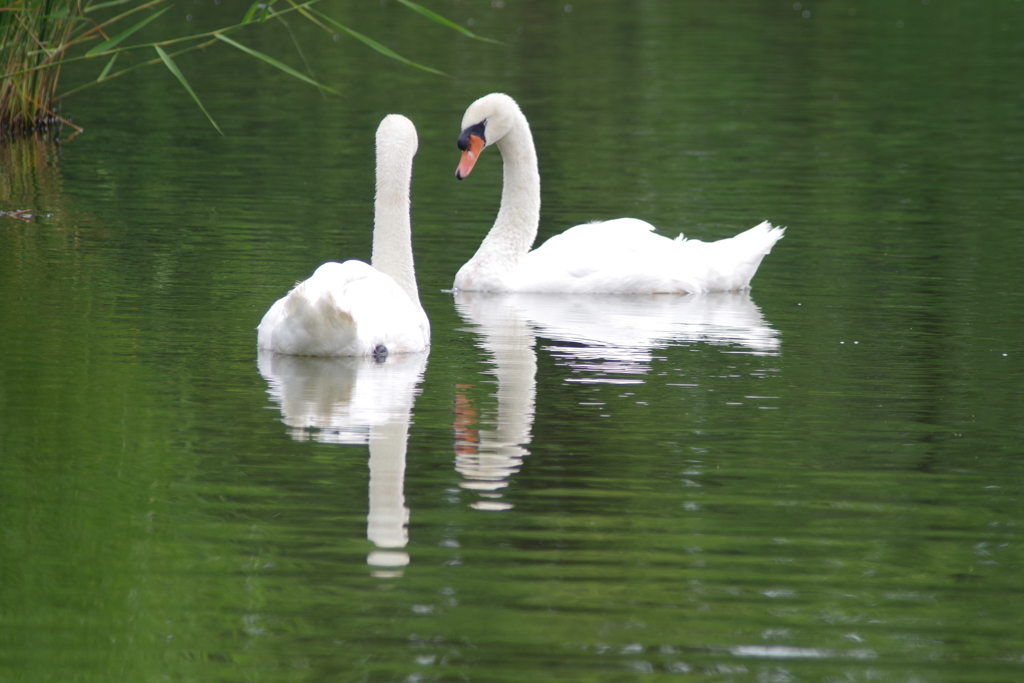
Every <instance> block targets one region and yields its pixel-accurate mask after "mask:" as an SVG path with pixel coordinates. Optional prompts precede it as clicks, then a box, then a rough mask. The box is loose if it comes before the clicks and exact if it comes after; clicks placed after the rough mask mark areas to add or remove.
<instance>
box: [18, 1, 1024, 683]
mask: <svg viewBox="0 0 1024 683" xmlns="http://www.w3.org/2000/svg"><path fill="white" fill-rule="evenodd" d="M227 4H228V3H224V4H223V5H218V4H211V3H187V4H186V5H185V6H181V7H179V8H176V9H175V10H173V11H172V12H170V13H168V15H166V16H167V17H172V15H173V18H172V19H168V20H167V23H166V24H165V25H164V26H163V27H161V28H160V29H159V30H158V29H156V28H154V35H162V34H161V33H160V31H164V32H165V33H170V32H173V31H176V30H179V29H181V28H182V27H185V28H188V27H190V26H191V25H192V24H189V22H193V23H194V25H195V26H196V29H195V30H199V29H200V28H203V27H206V28H210V27H214V26H218V25H223V24H227V23H230V22H231V21H233V20H236V19H237V17H236V16H235V12H236V9H237V8H234V7H225V5H227ZM425 4H426V5H427V6H428V7H430V8H431V9H434V10H436V11H439V12H441V13H443V14H445V15H446V16H448V17H449V18H451V19H452V20H453V21H456V22H457V23H459V24H461V25H463V26H467V27H469V28H471V29H472V30H473V31H476V32H478V33H479V34H481V35H484V36H488V37H492V38H495V39H498V40H500V41H503V44H501V45H493V44H486V43H480V42H475V41H471V40H469V39H467V38H464V37H461V36H458V35H457V34H455V33H452V32H450V31H448V30H446V29H444V28H442V27H439V26H436V25H434V24H431V23H429V22H427V21H425V20H424V19H423V18H422V17H420V16H419V15H417V14H415V13H413V12H411V11H409V10H408V9H406V8H404V7H402V6H400V5H399V4H398V3H395V2H384V3H355V2H337V3H329V4H325V5H323V8H324V9H325V11H326V12H327V13H328V14H330V15H331V16H334V17H335V18H336V19H338V20H339V21H343V22H345V23H346V24H347V25H349V26H351V27H352V28H355V29H357V30H359V31H361V32H363V33H366V34H367V35H370V36H372V37H374V38H376V39H378V40H381V41H382V42H384V43H385V44H386V45H387V46H388V47H390V48H391V49H393V50H395V51H397V52H399V53H400V54H402V55H404V56H406V57H408V58H410V59H413V60H415V61H417V62H421V63H424V64H428V65H430V66H432V67H435V68H438V69H441V70H443V71H445V72H447V73H448V74H450V77H447V78H444V77H438V76H432V75H430V74H426V73H424V72H421V71H417V70H414V69H411V68H409V67H406V66H403V65H401V64H398V63H396V62H392V61H390V60H387V59H385V58H383V57H381V56H380V55H378V54H377V53H375V52H373V51H371V50H369V49H368V48H366V47H364V46H362V45H361V44H359V43H358V42H356V41H354V40H352V39H350V38H347V37H341V38H340V39H339V40H337V41H335V40H333V39H332V37H331V36H330V35H327V34H323V33H318V32H317V31H316V30H314V29H312V28H311V27H310V26H309V25H308V24H307V23H306V22H304V21H303V20H301V19H297V18H292V19H289V27H290V28H291V30H292V32H293V33H294V35H295V36H296V40H298V42H299V43H300V44H301V45H302V46H303V53H304V55H305V58H306V60H307V62H308V63H309V64H310V66H311V68H312V70H313V72H314V75H315V76H316V77H317V78H318V79H320V80H321V81H323V82H324V83H326V84H328V85H330V86H332V87H335V88H337V89H338V90H340V91H341V93H342V94H341V95H340V96H333V95H329V94H328V95H321V94H320V93H319V92H318V91H317V90H316V89H315V88H312V87H310V86H308V85H305V84H302V83H299V82H298V81H295V80H293V79H291V78H290V77H288V76H285V75H283V74H281V73H280V72H277V71H276V70H274V69H272V68H271V67H269V66H267V65H264V64H262V63H259V62H256V61H254V60H253V59H252V58H250V57H247V56H246V55H244V54H242V53H240V52H237V51H232V50H231V49H230V48H228V47H227V46H216V47H214V48H210V49H208V50H207V51H206V52H204V53H202V54H198V55H191V56H183V57H180V58H179V59H178V62H179V65H180V67H181V69H182V71H183V72H184V73H185V75H186V76H187V77H188V78H189V80H190V82H191V83H192V85H193V87H194V88H195V90H196V92H197V94H198V95H199V97H201V98H202V99H203V101H204V104H205V105H206V106H207V108H208V109H209V110H210V113H211V114H212V115H213V116H214V117H215V118H216V119H217V121H218V123H219V124H220V126H221V127H222V128H223V129H224V132H225V133H226V135H225V136H224V137H221V136H220V135H218V134H217V133H216V131H214V130H213V128H212V127H211V126H210V124H209V123H208V122H207V121H206V119H205V118H204V117H203V115H202V114H201V112H200V111H199V110H198V109H197V108H196V107H195V105H194V104H193V103H192V102H191V100H190V99H189V98H188V96H187V95H186V94H185V93H184V92H183V90H182V89H181V86H180V85H179V84H178V83H177V81H176V80H175V79H174V78H173V77H172V76H171V75H170V74H169V73H167V72H166V71H163V70H143V71H140V72H136V73H135V74H134V75H130V76H126V77H123V78H121V79H118V80H116V81H114V82H111V83H109V84H105V85H103V86H99V87H96V88H93V89H90V90H85V91H83V92H81V93H79V94H76V95H75V96H73V97H71V98H69V99H68V100H66V101H65V102H64V103H63V113H64V114H65V115H66V116H70V117H72V118H73V119H74V121H75V122H76V123H77V124H78V125H80V126H82V127H83V128H84V129H85V132H84V133H83V134H81V135H79V136H77V137H75V138H74V139H73V140H70V141H65V142H63V143H62V144H60V145H59V146H57V145H52V144H47V143H39V142H37V141H22V142H18V143H14V144H11V145H8V146H6V147H3V148H0V170H2V180H0V211H4V212H11V211H25V212H27V214H30V216H27V215H26V214H22V216H21V217H13V216H11V215H2V216H0V678H2V679H3V680H5V681H166V680H171V681H192V680H195V681H409V682H413V681H487V682H493V681H526V680H560V681H584V680H585V681H634V680H637V681H656V680H676V679H679V680H708V681H779V682H781V681H827V682H837V681H899V682H904V681H908V682H909V681H915V682H922V681H927V682H940V681H968V680H969V681H993V682H995V681H1011V680H1021V679H1024V267H1022V266H1021V263H1022V260H1024V230H1021V218H1020V217H1021V215H1022V213H1024V172H1022V168H1024V91H1022V90H1021V83H1022V82H1024V38H1022V36H1024V3H1022V2H1019V1H1015V0H999V1H993V2H990V3H986V4H984V5H980V4H971V3H962V4H953V3H950V2H944V1H941V0H931V1H930V2H929V1H928V0H913V1H909V0H908V1H906V2H889V1H885V2H883V1H882V0H857V1H852V0H851V1H849V2H829V3H826V2H805V3H793V2H774V1H763V0H759V1H757V2H755V1H754V0H736V1H733V2H711V1H707V2H692V3H691V2H688V3H681V2H680V3H677V2H671V3H670V2H655V1H654V0H648V1H637V2H628V3H614V4H613V3H598V2H573V3H571V4H569V3H566V2H558V3H551V2H528V1H518V0H506V1H505V2H478V1H475V0H474V1H462V2H458V3H425ZM237 37H238V39H239V40H240V41H242V42H245V43H246V44H248V45H251V46H252V47H254V48H256V49H258V50H261V51H264V52H266V53H268V54H272V55H274V56H275V57H277V58H278V59H281V60H283V61H287V62H288V63H289V64H291V65H293V66H295V67H296V68H302V60H301V59H300V58H299V57H298V56H297V55H296V53H295V48H294V46H293V44H292V42H291V38H290V37H289V34H288V32H287V31H286V30H284V29H283V28H282V27H281V26H274V25H267V26H265V27H256V28H254V30H251V31H248V32H242V33H240V34H237ZM149 58H150V56H148V53H145V54H143V53H141V52H140V54H139V55H138V57H137V59H138V60H140V61H141V60H143V59H149ZM101 68H102V65H99V66H96V65H92V64H87V65H86V66H83V67H78V68H74V69H68V70H67V71H66V73H65V74H64V78H65V80H66V84H67V86H68V87H71V86H73V85H76V84H78V83H82V82H85V81H86V80H89V79H90V78H95V77H96V75H97V73H98V71H99V69H101ZM491 91H504V92H507V93H509V94H511V95H512V96H513V97H515V98H516V99H517V100H518V101H519V103H520V105H521V106H522V108H523V110H524V112H525V113H526V115H527V117H528V118H529V119H530V122H531V125H532V128H533V131H534V135H535V138H536V141H537V144H538V155H539V159H540V170H541V174H542V193H543V206H542V219H541V235H540V239H545V238H547V237H549V236H551V235H553V234H556V233H558V232H560V231H562V230H564V229H565V228H567V227H569V226H571V225H575V224H577V223H581V222H584V221H588V220H594V219H602V218H613V217H618V216H623V215H631V216H636V217H638V218H643V219H645V220H648V221H650V222H651V223H653V224H655V225H657V226H658V228H659V231H660V232H662V234H666V235H670V236H674V235H676V234H678V233H679V232H680V231H682V232H684V233H685V234H686V235H687V236H688V237H693V238H699V239H705V240H715V239H721V238H724V237H728V236H731V235H733V234H735V233H737V232H739V231H740V230H742V229H745V228H747V227H750V226H752V225H754V224H756V223H758V222H760V221H761V220H769V221H771V222H773V223H774V224H778V225H784V226H786V227H787V232H786V236H785V238H784V239H783V240H782V241H780V242H779V243H778V244H777V245H776V246H775V248H774V249H773V251H772V253H771V254H770V255H768V256H767V257H766V258H765V259H764V262H763V263H762V265H761V268H760V271H759V272H758V274H757V275H756V277H755V278H754V281H753V288H752V290H751V291H750V292H746V293H732V294H714V295H704V296H689V297H575V298H574V297H557V296H554V297H530V296H493V295H490V296H488V295H479V294H478V295H468V294H460V295H453V294H452V293H451V292H449V291H446V290H448V289H449V288H450V287H451V283H452V280H453V278H454V275H455V272H456V271H457V270H458V268H459V266H460V265H461V264H462V263H464V262H465V261H466V260H467V259H468V258H469V257H470V256H471V255H472V254H473V252H474V251H475V249H476V247H477V245H478V244H479V243H480V240H481V239H482V238H483V236H484V234H485V232H486V229H487V228H488V227H489V226H490V224H491V222H492V221H493V217H494V214H495V212H496V210H497V205H498V198H499V193H500V183H501V163H500V156H499V155H498V153H497V151H496V150H491V151H489V152H486V153H485V154H484V155H483V157H482V159H481V160H480V162H479V163H478V165H477V167H476V169H475V170H474V172H473V175H472V176H471V177H470V178H468V179H466V180H465V181H463V182H461V183H460V182H457V181H456V180H455V179H454V170H455V166H456V164H457V162H458V156H459V152H458V150H457V148H456V145H455V142H456V139H457V137H458V134H459V128H460V123H461V118H462V113H463V111H464V110H465V108H466V106H468V104H469V103H470V102H472V101H473V100H474V99H476V98H477V97H479V96H481V95H483V94H486V93H487V92H491ZM391 112H399V113H403V114H406V115H407V116H409V117H410V118H411V119H412V120H413V121H414V122H415V123H416V124H417V127H418V131H419V137H420V150H419V154H418V155H417V158H416V163H415V169H414V181H413V225H414V234H415V237H414V239H415V248H416V258H417V269H418V278H419V283H420V291H421V294H422V298H423V302H424V307H425V308H426V310H427V313H428V315H429V316H430V319H431V322H432V327H433V346H432V348H431V350H430V352H429V354H428V355H417V356H410V357H406V358H398V357H392V358H390V359H389V360H388V362H387V363H385V364H382V365H375V364H372V363H367V362H363V361H355V360H334V361H331V360H312V359H288V358H273V357H269V358H268V357H260V356H258V354H257V353H256V349H255V329H254V328H255V326H256V325H257V323H258V322H259V320H260V318H261V316H262V315H263V313H264V311H265V310H266V309H267V308H268V307H269V306H270V304H271V303H272V302H273V301H274V300H276V299H277V298H278V297H280V296H282V295H283V294H284V293H285V292H286V291H287V290H288V288H289V287H290V286H291V285H292V284H294V282H295V281H296V280H299V279H302V278H305V277H307V276H308V275H309V274H310V273H312V271H313V270H314V269H315V268H316V267H317V266H318V265H319V264H320V263H322V262H324V261H328V260H344V259H346V258H360V259H364V260H368V259H369V257H370V240H371V234H370V226H371V224H372V198H373V134H374V130H375V129H376V126H377V124H378V123H379V121H380V119H381V118H382V117H383V116H384V115H385V114H387V113H391Z"/></svg>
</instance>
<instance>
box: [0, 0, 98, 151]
mask: <svg viewBox="0 0 1024 683" xmlns="http://www.w3.org/2000/svg"><path fill="white" fill-rule="evenodd" d="M78 12H80V7H79V4H78V3H77V2H69V1H68V0H14V2H12V3H11V4H9V5H8V6H6V7H3V8H0V55H2V57H0V59H2V62H0V68H2V69H3V74H4V75H3V80H0V137H7V136H10V135H25V134H28V133H33V132H37V131H45V130H47V129H52V128H53V127H54V126H55V125H57V124H59V123H60V117H59V116H58V115H57V113H56V112H55V111H54V110H53V95H54V93H55V92H56V90H57V81H58V80H59V79H60V68H61V64H62V57H63V52H64V50H63V46H64V45H65V44H66V43H67V42H68V39H69V37H70V35H71V31H72V29H73V27H74V25H75V21H74V18H73V14H74V13H78Z"/></svg>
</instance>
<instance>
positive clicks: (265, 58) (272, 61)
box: [214, 33, 338, 95]
mask: <svg viewBox="0 0 1024 683" xmlns="http://www.w3.org/2000/svg"><path fill="white" fill-rule="evenodd" d="M214 37H215V38H217V39H219V40H222V41H224V42H225V43H227V44H228V45H232V46H234V47H237V48H238V49H239V50H241V51H242V52H244V53H246V54H248V55H252V56H253V57H256V58H257V59H261V60H263V61H264V62H266V63H267V64H269V65H270V66H273V67H276V68H278V69H280V70H281V71H283V72H285V73H286V74H288V75H289V76H294V77H295V78H297V79H299V80H300V81H305V82H306V83H309V84H310V85H315V86H316V87H318V88H323V89H324V90H326V91H327V92H331V93H334V94H335V95H337V94H338V91H337V90H333V89H331V88H328V87H327V86H326V85H320V84H319V83H317V82H316V81H314V80H313V79H312V78H310V77H309V76H306V75H304V74H301V73H299V72H298V71H296V70H295V69H293V68H291V67H290V66H288V65H287V64H283V63H282V62H279V61H277V60H276V59H274V58H273V57H271V56H269V55H265V54H263V53H262V52H257V51H256V50H253V49H252V48H251V47H246V46H245V45H242V44H241V43H239V42H236V41H234V40H231V39H230V38H228V37H227V36H226V35H224V34H223V33H216V34H214Z"/></svg>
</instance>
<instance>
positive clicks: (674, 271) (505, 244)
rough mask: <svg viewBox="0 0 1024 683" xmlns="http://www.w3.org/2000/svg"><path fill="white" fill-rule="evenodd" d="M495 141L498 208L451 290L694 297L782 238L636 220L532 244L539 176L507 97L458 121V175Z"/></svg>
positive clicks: (739, 279) (476, 106)
mask: <svg viewBox="0 0 1024 683" xmlns="http://www.w3.org/2000/svg"><path fill="white" fill-rule="evenodd" d="M491 145H497V146H498V150H499V151H500V152H501V157H502V160H503V162H504V185H503V187H502V191H501V207H500V208H499V209H498V216H497V218H495V221H494V226H493V227H492V228H491V230H490V232H488V233H487V236H486V237H485V238H484V241H483V242H482V243H481V244H480V248H479V249H478V250H477V252H476V254H475V255H474V256H473V258H471V259H470V260H469V261H468V262H467V263H466V264H465V265H463V266H462V268H460V269H459V272H458V273H457V274H456V276H455V289H456V290H457V291H458V290H462V291H482V292H535V293H555V292H563V293H579V294H651V293H673V294H684V293H690V294H697V293H702V292H719V291H734V290H742V289H747V288H749V287H750V280H751V278H753V277H754V273H756V272H757V268H758V266H759V265H760V264H761V259H762V258H763V257H764V255H765V254H767V253H768V252H770V251H771V248H772V245H773V244H775V242H777V241H778V240H779V239H780V238H781V237H782V235H783V232H784V231H785V229H784V228H774V227H772V226H771V224H770V223H768V222H767V221H765V222H763V223H761V224H759V225H757V226H755V227H753V228H750V229H749V230H747V231H746V232H742V233H740V234H738V235H736V236H735V237H730V238H728V239H723V240H719V241H717V242H701V241H699V240H687V239H684V238H683V236H682V235H681V234H680V235H679V237H677V238H675V239H669V238H667V237H662V236H661V235H658V234H656V233H654V232H653V231H654V226H652V225H651V224H650V223H647V222H645V221H642V220H639V219H637V218H617V219H615V220H610V221H604V222H595V223H586V224H583V225H577V226H576V227H573V228H569V229H568V230H566V231H565V232H563V233H561V234H559V235H556V236H554V237H552V238H551V239H549V240H548V241H546V242H545V243H544V244H542V245H541V246H539V247H537V248H536V249H534V250H533V251H530V247H531V245H532V244H533V241H534V239H535V238H536V237H537V226H538V224H539V222H540V174H539V173H538V171H537V152H536V149H535V148H534V145H533V135H532V134H531V133H530V125H529V123H527V121H526V117H525V116H524V115H523V113H522V111H521V110H520V109H519V105H518V104H516V102H515V100H513V99H512V98H511V97H509V96H508V95H505V94H502V93H491V94H490V95H485V96H484V97H481V98H480V99H478V100H477V101H476V102H474V103H473V104H471V105H470V106H469V109H467V110H466V114H465V116H463V118H462V134H461V135H460V136H459V149H461V150H462V158H461V160H460V162H459V166H458V168H457V169H456V171H455V177H456V178H458V179H459V180H462V179H463V178H465V177H466V176H468V175H469V173H470V171H472V170H473V166H474V164H475V163H476V161H477V159H478V158H479V157H480V153H481V152H483V150H484V149H485V148H486V147H489V146H491Z"/></svg>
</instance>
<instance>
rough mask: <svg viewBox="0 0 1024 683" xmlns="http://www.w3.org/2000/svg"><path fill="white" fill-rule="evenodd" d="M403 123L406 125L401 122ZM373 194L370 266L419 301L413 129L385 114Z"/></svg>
mask: <svg viewBox="0 0 1024 683" xmlns="http://www.w3.org/2000/svg"><path fill="white" fill-rule="evenodd" d="M405 124H407V125H405ZM376 140H377V174H376V175H377V194H376V197H375V198H374V220H373V226H374V227H373V255H372V258H371V264H372V265H373V267H374V268H376V269H377V270H379V271H380V272H382V273H384V274H385V275H389V276H391V278H392V279H393V280H394V281H395V282H397V283H398V285H399V286H400V287H401V288H402V289H403V290H405V292H406V294H408V295H409V298H410V299H411V300H412V301H413V303H417V304H418V303H419V300H420V296H419V290H418V289H417V287H416V270H415V267H414V266H413V253H412V223H411V220H410V218H409V204H410V202H409V191H410V185H411V178H412V160H413V156H414V155H415V154H416V150H417V147H418V144H419V143H418V139H417V137H416V129H415V128H413V126H412V123H411V122H408V121H407V120H401V121H400V120H399V117H397V116H394V115H392V116H388V117H386V118H385V120H384V121H383V122H382V123H381V125H380V127H379V128H378V129H377V138H376Z"/></svg>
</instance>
